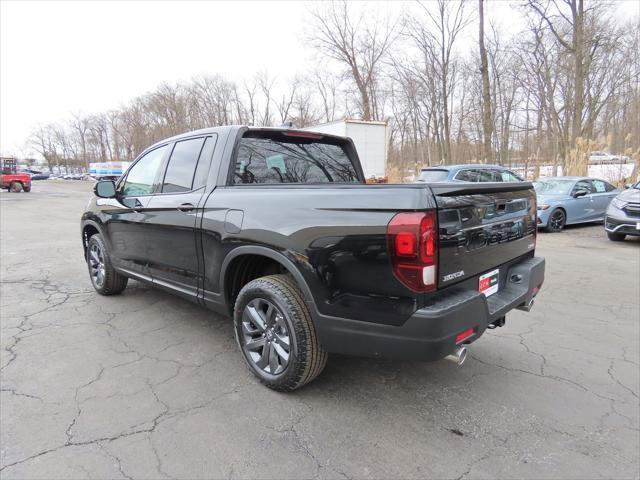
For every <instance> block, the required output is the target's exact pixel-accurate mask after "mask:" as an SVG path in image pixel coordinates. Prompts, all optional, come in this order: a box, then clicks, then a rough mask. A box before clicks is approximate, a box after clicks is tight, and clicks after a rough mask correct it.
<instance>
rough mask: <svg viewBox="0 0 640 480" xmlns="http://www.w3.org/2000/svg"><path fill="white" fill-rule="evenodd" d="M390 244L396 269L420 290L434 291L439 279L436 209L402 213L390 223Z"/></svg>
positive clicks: (388, 234)
mask: <svg viewBox="0 0 640 480" xmlns="http://www.w3.org/2000/svg"><path fill="white" fill-rule="evenodd" d="M387 247H388V251H389V258H390V260H391V265H392V267H393V273H394V274H395V276H396V278H397V279H398V280H399V281H400V282H402V284H403V285H405V286H406V287H408V288H410V289H411V290H413V291H416V292H430V291H432V290H435V288H436V279H437V220H436V212H435V211H434V210H428V211H426V212H406V213H398V214H397V215H396V216H394V217H393V218H392V219H391V221H390V222H389V225H387Z"/></svg>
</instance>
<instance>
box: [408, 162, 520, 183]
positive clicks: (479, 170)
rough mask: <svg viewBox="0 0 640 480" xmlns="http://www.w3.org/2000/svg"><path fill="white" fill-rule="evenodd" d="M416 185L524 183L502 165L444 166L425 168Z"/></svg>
mask: <svg viewBox="0 0 640 480" xmlns="http://www.w3.org/2000/svg"><path fill="white" fill-rule="evenodd" d="M415 181H416V183H435V182H522V181H524V180H523V179H522V178H520V177H519V176H518V175H516V174H515V173H513V172H512V171H510V170H508V169H506V168H505V167H501V166H500V165H481V164H477V163H472V164H468V165H442V166H439V167H427V168H423V169H422V171H421V172H420V175H419V176H418V178H417V179H416V180H415Z"/></svg>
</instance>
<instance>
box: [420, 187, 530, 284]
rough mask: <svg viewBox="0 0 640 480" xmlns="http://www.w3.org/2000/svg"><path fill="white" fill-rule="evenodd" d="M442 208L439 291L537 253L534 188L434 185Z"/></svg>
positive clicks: (440, 208) (440, 217)
mask: <svg viewBox="0 0 640 480" xmlns="http://www.w3.org/2000/svg"><path fill="white" fill-rule="evenodd" d="M431 189H432V191H433V193H434V196H435V199H436V203H437V205H438V228H439V237H438V238H439V261H438V269H439V272H438V285H439V286H441V287H442V286H448V285H451V284H454V283H456V282H458V281H461V280H464V279H467V278H470V277H473V276H475V275H478V274H481V273H485V272H487V271H491V270H493V269H495V268H496V267H499V266H500V265H501V264H503V263H506V262H508V261H510V260H513V259H515V258H518V257H520V256H522V255H525V254H527V253H529V252H532V251H533V250H534V248H535V235H536V196H535V192H534V190H533V187H532V185H531V184H530V183H528V182H520V183H476V184H473V185H469V184H459V183H458V184H451V183H449V184H434V185H431Z"/></svg>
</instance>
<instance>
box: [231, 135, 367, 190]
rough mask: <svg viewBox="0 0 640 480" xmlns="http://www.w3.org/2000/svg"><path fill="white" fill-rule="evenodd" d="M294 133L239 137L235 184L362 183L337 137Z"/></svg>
mask: <svg viewBox="0 0 640 480" xmlns="http://www.w3.org/2000/svg"><path fill="white" fill-rule="evenodd" d="M293 135H298V134H293V133H292V134H291V136H290V137H289V136H287V135H286V134H282V133H277V132H276V133H264V132H247V134H245V136H244V137H243V138H241V139H240V145H239V148H238V156H237V158H236V168H235V172H234V179H233V183H234V184H236V185H241V184H251V183H254V184H255V183H258V184H270V183H361V182H360V181H359V180H358V174H357V172H356V169H355V168H354V166H353V163H352V161H351V159H350V158H349V155H348V153H347V151H346V150H345V149H344V147H343V146H342V145H340V144H338V143H336V141H335V140H333V141H332V140H331V139H326V140H325V139H323V138H322V137H320V136H314V137H313V138H307V137H300V136H293ZM317 137H319V138H317Z"/></svg>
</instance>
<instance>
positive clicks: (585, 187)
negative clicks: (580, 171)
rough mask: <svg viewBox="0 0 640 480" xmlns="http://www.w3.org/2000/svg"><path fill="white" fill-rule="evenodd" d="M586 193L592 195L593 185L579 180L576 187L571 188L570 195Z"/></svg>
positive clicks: (587, 181)
mask: <svg viewBox="0 0 640 480" xmlns="http://www.w3.org/2000/svg"><path fill="white" fill-rule="evenodd" d="M581 191H586V192H587V193H593V192H594V189H593V185H592V184H591V182H590V181H589V180H580V181H579V182H577V183H576V186H575V187H573V191H572V192H571V193H576V192H581Z"/></svg>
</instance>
